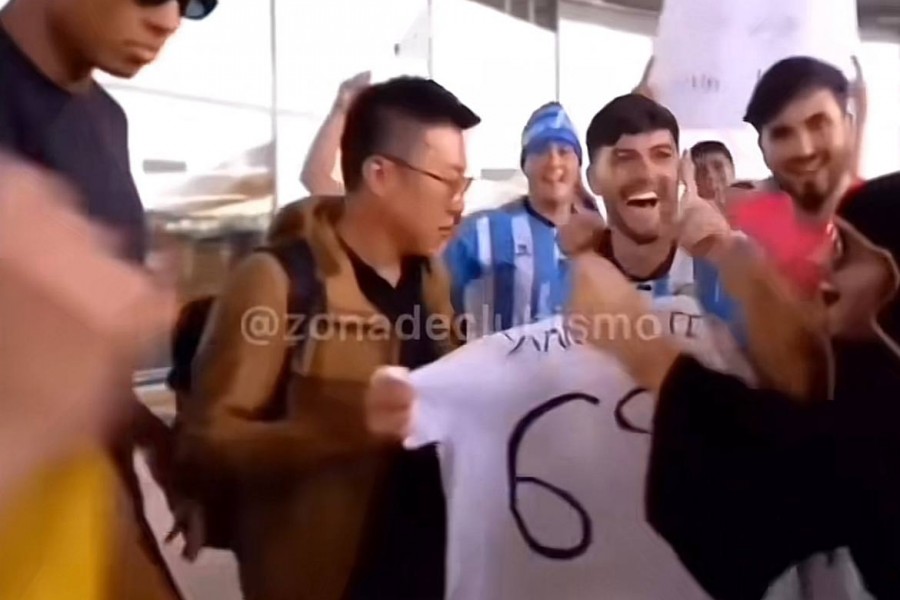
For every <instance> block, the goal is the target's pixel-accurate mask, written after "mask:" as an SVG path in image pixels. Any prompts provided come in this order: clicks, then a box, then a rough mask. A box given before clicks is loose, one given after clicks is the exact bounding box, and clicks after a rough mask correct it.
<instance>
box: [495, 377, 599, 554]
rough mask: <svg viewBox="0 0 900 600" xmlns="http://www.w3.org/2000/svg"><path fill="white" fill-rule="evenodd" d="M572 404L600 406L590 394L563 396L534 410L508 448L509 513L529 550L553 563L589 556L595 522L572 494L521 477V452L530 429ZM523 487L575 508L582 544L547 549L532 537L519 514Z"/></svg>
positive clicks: (546, 483)
mask: <svg viewBox="0 0 900 600" xmlns="http://www.w3.org/2000/svg"><path fill="white" fill-rule="evenodd" d="M570 402H588V403H590V404H593V405H595V406H597V405H599V404H600V399H599V398H595V397H593V396H588V395H587V394H578V393H575V394H563V395H562V396H557V397H555V398H551V399H550V400H548V401H547V402H545V403H543V404H541V405H540V406H538V407H537V408H534V409H532V410H531V411H529V412H528V413H527V414H526V415H525V416H524V417H522V419H521V420H520V421H519V422H518V423H517V424H516V426H515V427H514V428H513V431H512V434H511V435H510V437H509V442H508V445H507V477H508V480H509V509H510V511H512V515H513V519H515V522H516V527H517V528H518V529H519V533H521V534H522V537H523V538H524V540H525V543H526V544H528V547H529V548H531V549H532V550H533V551H534V552H536V553H538V554H540V555H541V556H544V557H546V558H550V559H553V560H572V559H574V558H578V557H579V556H581V555H582V554H584V553H585V552H587V549H588V548H590V546H591V541H592V539H593V523H592V522H591V518H590V516H589V515H588V514H587V511H586V510H585V509H584V506H582V505H581V503H580V502H579V501H578V500H577V499H576V498H575V497H574V496H572V494H571V493H569V492H567V491H565V490H563V489H560V488H558V487H556V486H555V485H553V484H552V483H548V482H546V481H544V480H543V479H539V478H537V477H528V476H524V475H519V465H518V461H519V448H520V447H521V445H522V441H523V440H524V439H525V434H526V433H528V429H529V428H530V427H531V426H532V425H534V424H535V423H536V422H537V421H538V419H540V418H541V417H542V416H544V415H546V414H547V413H549V412H550V411H552V410H554V409H556V408H559V407H560V406H564V405H566V404H568V403H570ZM523 485H534V486H537V487H539V488H543V489H544V490H546V491H548V492H550V493H551V494H553V495H554V496H556V497H557V498H559V499H560V500H562V501H563V502H564V503H565V504H567V505H568V506H569V507H571V508H572V510H574V511H575V513H576V514H577V515H578V521H579V522H580V524H581V536H580V539H579V540H578V542H576V543H575V544H574V545H572V546H568V547H555V546H547V545H545V544H542V543H541V542H540V541H539V540H538V539H537V538H535V537H534V535H532V533H531V530H530V529H529V528H528V524H527V523H526V522H525V519H524V518H523V517H522V514H521V513H520V512H519V487H520V486H523Z"/></svg>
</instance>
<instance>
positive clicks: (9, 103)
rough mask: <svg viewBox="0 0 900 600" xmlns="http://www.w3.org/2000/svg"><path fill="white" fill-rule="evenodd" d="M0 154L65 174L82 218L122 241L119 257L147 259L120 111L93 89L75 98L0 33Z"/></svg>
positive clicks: (95, 86)
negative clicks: (77, 196) (0, 151)
mask: <svg viewBox="0 0 900 600" xmlns="http://www.w3.org/2000/svg"><path fill="white" fill-rule="evenodd" d="M0 148H2V149H3V150H5V151H7V152H12V153H13V154H15V155H18V156H19V157H21V158H25V159H27V160H30V161H32V162H35V163H37V164H40V165H42V166H44V167H46V168H48V169H50V170H52V171H54V172H56V173H58V174H59V175H62V176H63V177H64V178H65V179H66V180H67V181H68V182H69V184H71V185H73V186H74V187H75V189H76V190H77V191H78V193H79V194H80V195H81V201H82V202H83V209H84V212H85V214H87V215H88V216H90V217H91V218H92V219H94V220H95V221H97V222H98V223H100V224H103V225H105V226H108V227H109V228H110V229H112V230H113V231H115V232H116V233H117V234H118V235H119V237H120V239H121V246H120V248H121V254H122V256H123V257H124V258H128V259H130V260H134V261H142V260H143V258H144V254H145V251H146V231H145V224H144V210H143V207H142V205H141V200H140V197H139V196H138V191H137V188H136V187H135V184H134V179H133V178H132V176H131V166H130V161H129V156H128V121H127V119H126V117H125V112H124V111H123V110H122V107H120V106H119V105H118V103H117V102H116V101H115V100H113V98H112V97H111V96H110V95H109V94H108V93H107V92H106V91H105V90H103V88H101V87H100V86H99V85H98V84H96V83H93V84H92V85H91V87H90V88H89V89H88V90H86V91H85V92H83V93H77V94H73V93H71V92H69V91H66V90H64V89H62V88H60V87H59V86H57V85H56V84H55V83H53V82H52V81H51V80H50V79H49V78H47V77H46V76H45V75H44V74H43V73H41V72H40V71H39V70H38V69H37V67H35V65H34V64H33V63H32V62H31V61H30V60H29V59H28V57H27V56H25V54H24V53H23V52H22V51H21V50H20V49H19V48H18V47H17V46H16V44H15V43H14V42H13V41H12V39H11V38H10V37H9V35H8V34H7V33H6V31H5V30H4V29H3V28H2V27H0ZM49 242H50V241H49V240H48V243H49Z"/></svg>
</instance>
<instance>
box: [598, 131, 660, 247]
mask: <svg viewBox="0 0 900 600" xmlns="http://www.w3.org/2000/svg"><path fill="white" fill-rule="evenodd" d="M592 159H593V160H592V162H591V165H590V167H589V169H588V181H589V182H590V185H591V189H592V190H593V191H594V193H596V194H599V195H601V196H602V197H603V201H604V203H605V204H606V211H607V214H608V216H609V223H610V226H611V227H613V228H615V229H618V230H620V231H621V232H622V233H624V234H625V235H626V236H627V237H629V238H630V239H632V240H634V241H635V242H638V243H642V244H647V243H652V242H654V241H656V240H658V239H659V238H660V237H664V236H667V235H671V234H673V233H674V232H673V228H674V222H675V216H676V213H677V209H678V198H677V195H678V147H677V144H676V143H675V139H674V138H673V137H672V133H671V132H670V131H668V130H666V129H659V130H656V131H650V132H647V133H640V134H636V135H623V136H621V137H620V138H619V140H618V141H617V142H616V143H615V144H614V145H613V146H606V147H602V148H600V150H599V151H597V152H596V156H593V157H592Z"/></svg>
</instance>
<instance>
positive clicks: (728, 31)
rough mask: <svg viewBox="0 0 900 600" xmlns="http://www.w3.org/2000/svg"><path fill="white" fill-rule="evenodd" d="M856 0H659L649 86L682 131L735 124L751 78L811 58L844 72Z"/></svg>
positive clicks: (848, 66) (853, 39)
mask: <svg viewBox="0 0 900 600" xmlns="http://www.w3.org/2000/svg"><path fill="white" fill-rule="evenodd" d="M859 45H860V41H859V31H858V23H857V16H856V0H827V2H824V1H823V0H729V1H728V2H722V1H721V0H666V1H665V4H664V6H663V11H662V14H661V15H660V20H659V28H658V31H657V37H656V44H655V49H654V55H655V57H656V60H655V63H654V70H653V74H652V77H651V85H653V87H654V89H655V90H657V94H658V97H659V100H660V101H661V102H662V103H663V104H665V105H666V106H668V107H669V108H670V109H671V110H672V111H673V112H674V113H675V115H676V116H677V117H678V120H679V123H680V124H681V126H682V127H684V128H690V129H732V128H739V127H741V123H742V121H743V116H744V112H745V110H746V108H747V102H748V101H749V99H750V96H751V94H752V91H753V86H754V85H755V84H756V81H757V80H758V78H759V76H760V75H761V74H762V73H764V72H765V71H766V70H767V69H768V68H769V67H771V66H772V65H773V64H775V63H776V62H778V61H779V60H781V59H784V58H787V57H789V56H812V57H815V58H818V59H821V60H824V61H827V62H830V63H832V64H834V65H836V66H838V67H839V68H841V69H843V70H844V71H845V73H846V74H847V75H848V77H852V63H851V61H850V57H851V56H852V55H853V54H854V53H856V52H858V49H859Z"/></svg>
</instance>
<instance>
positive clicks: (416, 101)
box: [341, 77, 481, 190]
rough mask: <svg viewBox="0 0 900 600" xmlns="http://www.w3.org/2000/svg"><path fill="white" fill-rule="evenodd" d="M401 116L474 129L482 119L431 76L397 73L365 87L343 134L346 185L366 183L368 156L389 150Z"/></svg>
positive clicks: (347, 120) (343, 173) (419, 121)
mask: <svg viewBox="0 0 900 600" xmlns="http://www.w3.org/2000/svg"><path fill="white" fill-rule="evenodd" d="M398 119H405V120H408V121H411V122H413V123H415V124H418V125H424V126H428V125H454V126H456V127H458V128H460V129H462V130H466V129H471V128H472V127H475V126H476V125H478V123H480V122H481V119H480V118H479V117H478V115H476V114H475V113H474V112H472V110H471V109H470V108H469V107H467V106H466V105H465V104H463V103H462V102H460V101H459V99H458V98H457V97H456V96H454V95H453V94H451V93H450V92H449V91H447V90H446V89H444V88H443V87H441V86H440V85H438V84H437V83H436V82H434V81H433V80H431V79H424V78H422V77H396V78H394V79H390V80H388V81H385V82H383V83H376V84H375V85H372V86H370V87H368V88H367V89H365V90H364V91H363V92H362V93H360V94H359V96H357V97H356V99H355V100H354V101H353V103H352V104H351V105H350V108H349V110H348V111H347V118H346V121H345V125H344V133H343V135H342V136H341V172H342V175H343V178H344V187H345V188H346V189H347V190H354V189H357V188H358V187H359V185H360V184H361V183H362V166H363V163H364V162H365V161H366V159H367V158H369V157H370V156H372V155H373V154H376V153H377V152H383V151H385V145H387V141H388V139H389V138H390V136H391V135H392V133H393V132H392V129H394V124H395V123H396V122H397V120H398Z"/></svg>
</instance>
